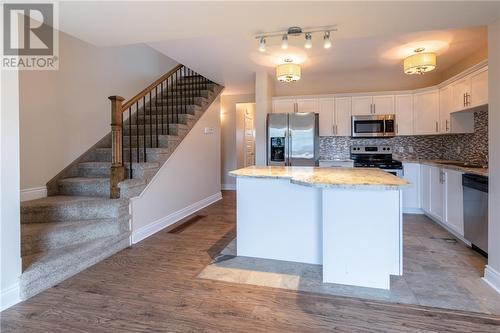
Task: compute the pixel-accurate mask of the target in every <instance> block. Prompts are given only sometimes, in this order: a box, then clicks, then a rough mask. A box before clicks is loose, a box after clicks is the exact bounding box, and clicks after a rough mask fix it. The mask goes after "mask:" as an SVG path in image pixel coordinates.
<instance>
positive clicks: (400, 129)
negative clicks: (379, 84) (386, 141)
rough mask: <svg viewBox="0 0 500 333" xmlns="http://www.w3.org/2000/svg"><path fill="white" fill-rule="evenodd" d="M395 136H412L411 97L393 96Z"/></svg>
mask: <svg viewBox="0 0 500 333" xmlns="http://www.w3.org/2000/svg"><path fill="white" fill-rule="evenodd" d="M395 113H396V135H412V134H413V95H396V96H395Z"/></svg>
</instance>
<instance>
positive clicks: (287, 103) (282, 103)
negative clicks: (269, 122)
mask: <svg viewBox="0 0 500 333" xmlns="http://www.w3.org/2000/svg"><path fill="white" fill-rule="evenodd" d="M294 112H295V99H276V100H273V113H294Z"/></svg>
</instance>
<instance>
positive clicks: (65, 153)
mask: <svg viewBox="0 0 500 333" xmlns="http://www.w3.org/2000/svg"><path fill="white" fill-rule="evenodd" d="M59 59H60V64H59V70H58V71H23V72H21V73H20V76H19V81H20V126H21V129H20V135H21V190H26V189H32V188H38V187H43V186H45V185H46V183H47V181H49V180H50V179H51V178H52V177H54V176H55V175H56V174H57V173H59V172H60V171H61V170H62V169H63V168H65V167H66V166H67V165H68V164H70V163H71V162H72V161H73V160H75V159H76V158H77V157H78V156H80V155H81V154H82V153H83V152H85V151H86V150H87V149H89V148H90V147H92V146H93V145H94V144H95V143H96V142H97V141H99V139H101V138H102V137H103V136H104V135H106V134H107V133H108V132H109V131H110V126H109V124H110V102H109V100H108V96H111V95H120V96H123V97H124V98H125V99H128V98H130V97H132V96H134V95H135V94H137V93H138V92H139V91H141V90H142V89H143V88H145V87H146V86H147V85H148V84H150V83H151V82H153V81H154V80H156V79H157V78H158V77H160V76H161V75H163V74H165V73H166V72H168V71H169V70H170V69H171V68H173V67H174V66H175V65H176V64H177V63H176V62H175V61H173V60H172V59H170V58H168V57H166V56H164V55H163V54H161V53H159V52H158V51H156V50H153V49H152V48H150V47H149V46H146V45H143V44H137V45H131V46H123V47H113V48H99V47H95V46H93V45H91V44H88V43H85V42H83V41H81V40H79V39H77V38H74V37H72V36H70V35H68V34H65V33H62V32H60V33H59Z"/></svg>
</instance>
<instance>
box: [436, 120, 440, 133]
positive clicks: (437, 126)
mask: <svg viewBox="0 0 500 333" xmlns="http://www.w3.org/2000/svg"><path fill="white" fill-rule="evenodd" d="M438 132H439V123H438V122H437V121H436V133H438Z"/></svg>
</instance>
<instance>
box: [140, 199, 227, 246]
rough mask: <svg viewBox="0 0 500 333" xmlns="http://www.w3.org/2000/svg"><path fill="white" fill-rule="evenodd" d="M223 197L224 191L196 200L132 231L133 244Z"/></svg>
mask: <svg viewBox="0 0 500 333" xmlns="http://www.w3.org/2000/svg"><path fill="white" fill-rule="evenodd" d="M221 199H222V193H221V192H218V193H215V194H213V195H211V196H209V197H207V198H205V199H202V200H200V201H198V202H195V203H194V204H192V205H189V206H187V207H185V208H182V209H181V210H178V211H176V212H173V213H172V214H169V215H167V216H165V217H162V218H160V219H158V220H156V221H154V222H153V223H150V224H148V225H146V226H144V227H141V228H139V229H137V230H134V231H132V244H136V243H138V242H140V241H142V240H143V239H146V238H148V237H149V236H151V235H153V234H155V233H157V232H158V231H160V230H162V229H164V228H166V227H168V226H169V225H172V224H174V223H175V222H178V221H180V220H182V219H183V218H185V217H188V216H189V215H191V214H194V213H196V212H197V211H199V210H200V209H202V208H205V207H207V206H208V205H211V204H213V203H214V202H217V201H219V200H221Z"/></svg>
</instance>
